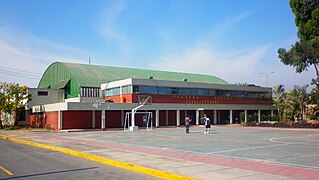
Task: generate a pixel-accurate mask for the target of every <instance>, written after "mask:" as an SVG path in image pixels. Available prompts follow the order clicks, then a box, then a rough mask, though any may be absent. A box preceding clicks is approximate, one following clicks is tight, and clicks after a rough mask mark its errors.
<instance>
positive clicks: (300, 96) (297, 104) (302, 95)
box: [286, 85, 308, 120]
mask: <svg viewBox="0 0 319 180" xmlns="http://www.w3.org/2000/svg"><path fill="white" fill-rule="evenodd" d="M307 87H308V85H304V86H302V87H300V86H294V89H293V90H291V91H288V92H287V97H286V98H287V113H288V117H289V118H290V119H293V118H294V117H295V116H299V115H301V118H302V120H303V118H304V113H305V107H306V102H307V101H306V96H307Z"/></svg>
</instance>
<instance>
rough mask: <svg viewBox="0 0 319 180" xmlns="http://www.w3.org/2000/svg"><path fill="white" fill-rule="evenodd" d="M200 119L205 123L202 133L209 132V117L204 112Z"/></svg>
mask: <svg viewBox="0 0 319 180" xmlns="http://www.w3.org/2000/svg"><path fill="white" fill-rule="evenodd" d="M202 119H203V120H204V124H205V130H204V134H209V132H210V119H209V118H208V117H207V116H206V114H204V117H203V118H202Z"/></svg>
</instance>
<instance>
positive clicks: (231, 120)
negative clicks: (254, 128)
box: [229, 110, 233, 124]
mask: <svg viewBox="0 0 319 180" xmlns="http://www.w3.org/2000/svg"><path fill="white" fill-rule="evenodd" d="M229 124H233V110H229Z"/></svg>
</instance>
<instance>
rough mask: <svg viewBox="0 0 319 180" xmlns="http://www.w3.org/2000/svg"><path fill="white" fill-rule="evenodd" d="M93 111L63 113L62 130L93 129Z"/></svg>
mask: <svg viewBox="0 0 319 180" xmlns="http://www.w3.org/2000/svg"><path fill="white" fill-rule="evenodd" d="M91 128H92V111H63V112H62V129H91Z"/></svg>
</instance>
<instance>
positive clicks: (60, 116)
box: [58, 111, 63, 130]
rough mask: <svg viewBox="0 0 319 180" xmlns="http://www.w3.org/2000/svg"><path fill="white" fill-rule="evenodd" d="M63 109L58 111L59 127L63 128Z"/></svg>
mask: <svg viewBox="0 0 319 180" xmlns="http://www.w3.org/2000/svg"><path fill="white" fill-rule="evenodd" d="M62 121H63V119H62V111H58V129H59V130H60V129H62Z"/></svg>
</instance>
